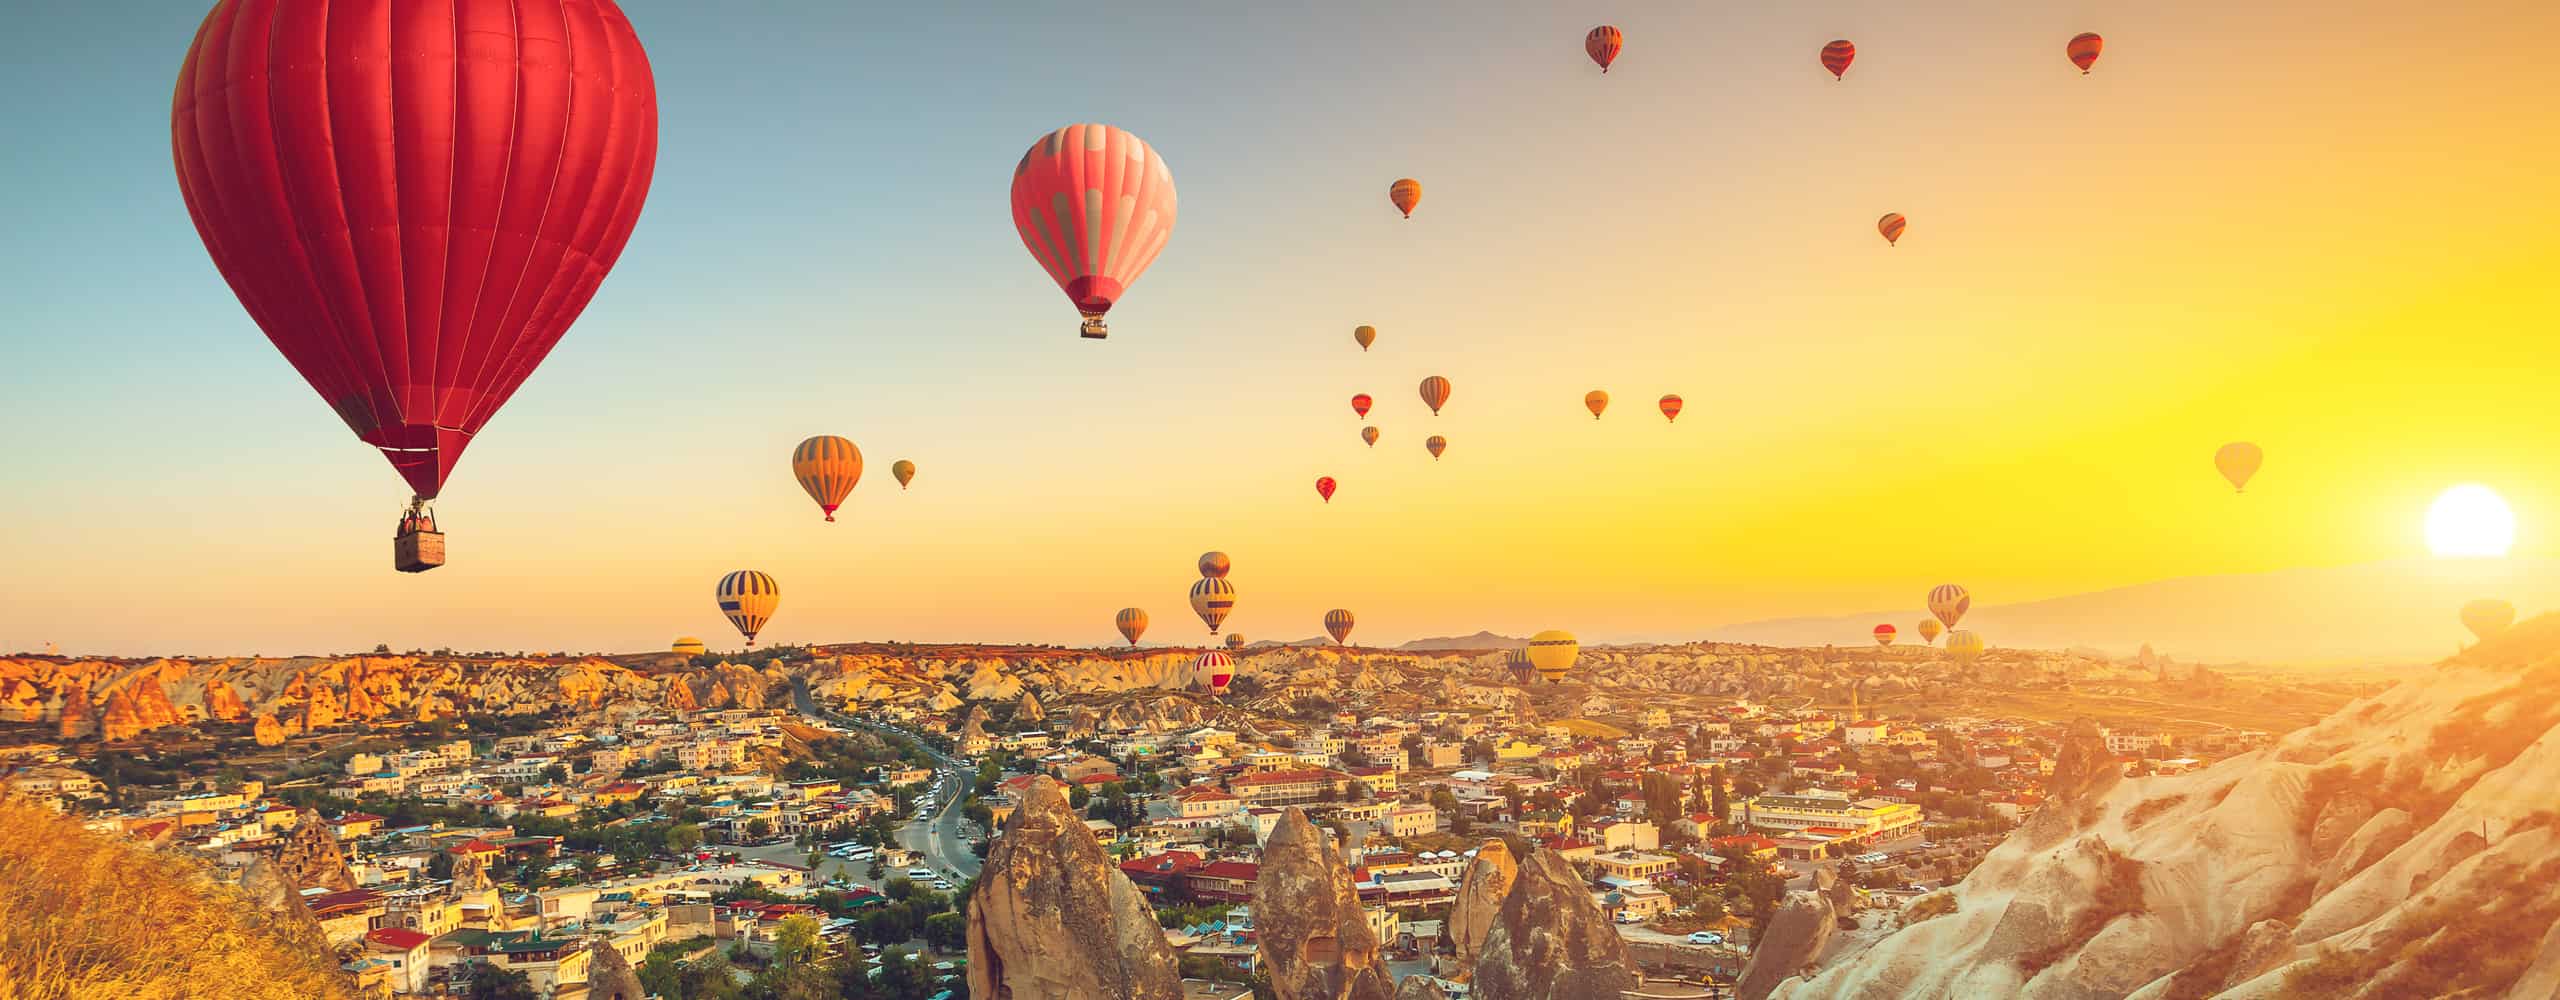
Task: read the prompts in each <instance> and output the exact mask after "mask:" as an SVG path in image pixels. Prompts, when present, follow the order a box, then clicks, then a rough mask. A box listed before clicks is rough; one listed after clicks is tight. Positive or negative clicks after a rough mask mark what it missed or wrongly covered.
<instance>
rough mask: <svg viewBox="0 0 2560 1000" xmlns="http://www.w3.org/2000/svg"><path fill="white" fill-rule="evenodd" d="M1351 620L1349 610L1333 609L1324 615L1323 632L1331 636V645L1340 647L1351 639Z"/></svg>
mask: <svg viewBox="0 0 2560 1000" xmlns="http://www.w3.org/2000/svg"><path fill="white" fill-rule="evenodd" d="M1352 624H1353V619H1352V617H1351V610H1350V609H1349V608H1335V609H1333V610H1331V611H1327V612H1325V613H1324V630H1325V633H1326V634H1328V635H1331V636H1333V644H1334V645H1336V646H1339V645H1342V644H1343V642H1344V640H1347V639H1349V638H1350V637H1351V626H1352Z"/></svg>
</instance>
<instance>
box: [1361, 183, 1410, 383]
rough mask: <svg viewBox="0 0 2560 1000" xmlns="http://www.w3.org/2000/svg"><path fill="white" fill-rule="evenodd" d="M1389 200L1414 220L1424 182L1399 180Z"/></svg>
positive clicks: (1388, 186) (1391, 188)
mask: <svg viewBox="0 0 2560 1000" xmlns="http://www.w3.org/2000/svg"><path fill="white" fill-rule="evenodd" d="M1387 200H1388V201H1391V202H1394V203H1395V206H1396V211H1399V212H1403V213H1404V217H1405V218H1408V219H1410V218H1413V206H1415V205H1419V204H1422V182H1421V181H1418V180H1414V179H1413V178H1411V177H1405V178H1400V179H1398V180H1397V181H1396V182H1395V183H1393V184H1389V185H1387ZM1364 346H1365V345H1364Z"/></svg>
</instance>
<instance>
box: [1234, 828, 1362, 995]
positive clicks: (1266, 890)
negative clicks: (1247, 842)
mask: <svg viewBox="0 0 2560 1000" xmlns="http://www.w3.org/2000/svg"><path fill="white" fill-rule="evenodd" d="M1253 925H1254V933H1255V935H1256V936H1257V937H1258V938H1259V939H1260V948H1261V956H1262V970H1263V972H1264V974H1265V975H1268V976H1270V977H1271V988H1272V991H1273V992H1275V993H1277V994H1279V995H1280V996H1282V997H1286V998H1289V1000H1389V998H1390V997H1391V996H1392V995H1393V994H1394V992H1395V982H1394V980H1393V979H1392V978H1391V977H1390V976H1388V974H1387V969H1386V965H1385V964H1384V963H1382V962H1380V961H1379V960H1378V935H1377V932H1376V931H1373V930H1371V929H1370V928H1369V918H1368V915H1367V914H1365V913H1363V912H1362V911H1361V909H1360V895H1359V893H1358V892H1357V891H1355V890H1353V889H1352V887H1351V870H1350V869H1349V868H1347V867H1345V866H1344V865H1343V863H1342V855H1341V854H1340V853H1339V852H1337V851H1335V850H1334V848H1333V845H1332V844H1330V843H1328V842H1327V841H1326V840H1325V835H1324V831H1322V830H1319V829H1317V828H1316V825H1315V824H1313V823H1309V822H1307V815H1306V813H1305V812H1304V811H1302V810H1299V809H1297V808H1294V807H1292V808H1291V809H1290V810H1289V811H1288V812H1287V813H1285V814H1283V815H1282V816H1281V817H1280V823H1279V825H1278V826H1276V827H1273V828H1272V830H1271V836H1270V838H1269V839H1268V840H1266V841H1264V842H1263V846H1262V873H1261V875H1260V877H1258V878H1256V879H1255V880H1254V883H1253Z"/></svg>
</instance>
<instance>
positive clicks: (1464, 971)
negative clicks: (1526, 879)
mask: <svg viewBox="0 0 2560 1000" xmlns="http://www.w3.org/2000/svg"><path fill="white" fill-rule="evenodd" d="M1519 877H1520V863H1519V862H1518V861H1515V860H1512V857H1511V848H1510V846H1509V845H1507V844H1505V843H1504V842H1503V841H1501V840H1500V839H1491V840H1487V841H1485V842H1484V844H1483V845H1482V846H1480V847H1477V848H1476V856H1475V860H1473V861H1470V862H1468V863H1467V873H1466V876H1465V877H1464V878H1463V879H1462V880H1460V881H1459V883H1458V898H1457V901H1456V902H1454V903H1451V904H1450V905H1449V926H1448V931H1449V943H1450V944H1452V945H1454V946H1456V948H1457V952H1458V954H1457V973H1458V978H1459V979H1462V980H1463V979H1466V978H1468V977H1469V976H1471V975H1473V974H1474V971H1475V967H1476V955H1477V953H1478V951H1479V950H1480V949H1482V948H1483V947H1484V937H1485V935H1486V934H1487V933H1489V932H1491V931H1492V929H1493V922H1494V918H1495V917H1496V916H1498V915H1500V914H1501V912H1502V900H1503V898H1504V897H1506V896H1509V895H1510V894H1511V883H1513V882H1514V881H1517V880H1518V879H1519Z"/></svg>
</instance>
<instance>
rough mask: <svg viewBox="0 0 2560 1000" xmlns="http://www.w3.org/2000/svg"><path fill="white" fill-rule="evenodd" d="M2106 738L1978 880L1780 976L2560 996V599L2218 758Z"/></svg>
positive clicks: (2203, 990) (1821, 987) (1856, 981)
mask: <svg viewBox="0 0 2560 1000" xmlns="http://www.w3.org/2000/svg"><path fill="white" fill-rule="evenodd" d="M2102 753H2103V748H2102V747H2100V746H2098V745H2097V744H2096V741H2095V734H2094V732H2084V733H2082V734H2080V735H2079V736H2078V737H2076V738H2074V739H2073V740H2072V741H2071V742H2070V744H2069V745H2067V746H2066V747H2065V749H2064V753H2063V755H2062V759H2061V762H2060V766H2059V768H2058V769H2057V772H2056V774H2055V786H2056V787H2055V789H2054V795H2053V796H2052V798H2051V799H2050V800H2049V801H2048V803H2047V804H2046V806H2045V808H2044V809H2043V811H2041V812H2040V813H2038V814H2037V815H2036V816H2035V817H2034V819H2033V820H2032V821H2031V822H2029V823H2027V824H2026V825H2024V826H2022V827H2021V828H2020V829H2019V830H2018V831H2017V832H2016V833H2014V834H2013V835H2012V836H2011V837H2010V838H2009V840H2008V841H2007V842H2006V843H2004V844H2002V845H2001V846H2000V847H1999V848H1998V849H1997V850H1994V851H1993V852H1992V853H1991V854H1990V855H1989V856H1988V857H1987V858H1985V859H1984V860H1983V863H1982V864H1981V866H1980V867H1978V868H1976V869H1975V870H1974V871H1973V873H1972V874H1971V875H1969V876H1967V877H1966V878H1965V879H1964V881H1962V882H1961V883H1959V884H1957V885H1955V886H1953V887H1950V888H1949V889H1948V890H1946V891H1944V892H1941V893H1939V894H1937V895H1933V896H1929V897H1924V898H1922V899H1921V900H1919V901H1917V902H1915V903H1912V904H1910V905H1909V906H1908V907H1906V909H1905V912H1904V913H1903V914H1902V915H1901V918H1900V919H1901V921H1902V924H1903V926H1902V927H1901V928H1900V929H1899V930H1897V931H1895V932H1893V933H1891V934H1890V935H1887V936H1885V937H1883V938H1882V939H1881V940H1878V941H1876V942H1875V943H1874V944H1872V945H1870V946H1868V947H1864V948H1860V949H1856V950H1853V951H1850V952H1849V953H1847V954H1844V955H1834V956H1832V957H1831V958H1830V959H1829V960H1828V961H1827V962H1826V963H1825V964H1823V965H1821V966H1820V967H1819V968H1818V969H1816V970H1815V971H1814V972H1813V973H1812V974H1811V975H1810V976H1804V975H1797V976H1794V977H1792V978H1789V979H1787V980H1786V981H1785V982H1783V983H1781V984H1779V985H1778V986H1777V987H1776V989H1775V991H1774V993H1773V994H1772V995H1774V996H1778V997H1785V998H1791V1000H1805V998H1815V997H1856V998H1883V997H1950V998H1952V997H1981V996H2016V997H2028V998H2069V1000H2079V998H2094V997H2122V996H2132V997H2137V998H2143V1000H2167V998H2201V997H2208V996H2222V997H2234V998H2267V1000H2272V998H2288V997H2298V998H2312V997H2320V998H2330V997H2336V998H2367V1000H2381V998H2387V997H2438V996H2466V997H2483V998H2487V997H2515V998H2525V997H2530V998H2535V1000H2544V998H2549V997H2553V996H2560V822H2555V820H2560V813H2555V810H2560V616H2546V617H2543V618H2540V619H2537V620H2534V621H2531V622H2527V623H2524V624H2521V625H2518V626H2516V627H2515V628H2513V629H2511V630H2509V631H2508V632H2506V633H2505V634H2503V635H2501V636H2498V637H2497V638H2495V639H2493V640H2491V641H2488V642H2485V643H2482V644H2480V645H2479V646H2476V647H2474V648H2472V649H2470V650H2469V651H2467V652H2465V653H2463V654H2462V655H2460V656H2457V657H2455V658H2454V659H2452V660H2449V661H2446V662H2445V663H2443V664H2442V665H2441V666H2440V667H2439V668H2438V669H2437V670H2435V671H2434V672H2433V673H2432V674H2430V675H2428V676H2425V677H2422V678H2419V679H2415V680H2411V681H2407V682H2404V683H2402V684H2400V685H2398V686H2396V687H2394V688H2392V689H2390V690H2389V691H2386V692H2384V693H2382V694H2379V695H2376V696H2374V697H2371V698H2366V699H2362V700H2359V701H2356V702H2354V703H2352V704H2349V705H2348V706H2346V707H2345V708H2344V709H2342V710H2340V711H2338V712H2337V713H2336V714H2334V715H2332V716H2330V717H2329V718H2327V719H2325V720H2323V721H2322V722H2320V723H2319V724H2317V725H2314V726H2312V727H2310V728H2307V729H2303V730H2300V731H2297V732H2295V733H2293V734H2291V735H2289V736H2287V737H2285V738H2284V739H2283V740H2282V741H2280V742H2279V743H2277V744H2276V745H2275V746H2274V747H2272V748H2270V749H2268V750H2265V751H2261V752H2258V753H2254V754H2249V755H2246V756H2242V757H2237V758H2234V759H2231V760H2228V761H2225V762H2223V763H2221V764H2218V765H2216V766H2214V767H2211V768H2208V769H2206V770H2203V771H2199V772H2195V773H2192V774H2185V775H2176V776H2168V777H2151V778H2141V779H2124V778H2121V777H2119V775H2118V772H2117V771H2116V770H2115V769H2114V768H2112V767H2110V766H2108V764H2107V762H2106V761H2105V760H2104V759H2103V757H2102V756H2101V754H2102ZM1868 919H1870V920H1873V919H1876V915H1874V914H1870V916H1869V918H1868Z"/></svg>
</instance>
